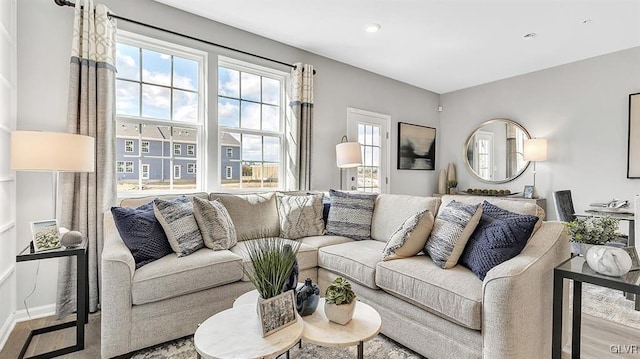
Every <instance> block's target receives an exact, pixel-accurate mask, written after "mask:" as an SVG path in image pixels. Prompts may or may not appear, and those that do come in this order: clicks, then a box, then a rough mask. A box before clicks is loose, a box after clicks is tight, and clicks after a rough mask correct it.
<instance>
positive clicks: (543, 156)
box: [523, 138, 547, 197]
mask: <svg viewBox="0 0 640 359" xmlns="http://www.w3.org/2000/svg"><path fill="white" fill-rule="evenodd" d="M523 158H524V160H525V161H533V193H534V197H537V195H535V194H536V162H538V161H546V160H547V140H546V139H544V138H531V139H528V140H524V156H523Z"/></svg>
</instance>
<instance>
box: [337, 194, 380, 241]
mask: <svg viewBox="0 0 640 359" xmlns="http://www.w3.org/2000/svg"><path fill="white" fill-rule="evenodd" d="M329 196H330V197H331V210H329V218H328V219H327V234H331V235H334V236H344V237H349V238H353V239H355V240H358V241H360V240H365V239H371V219H372V218H373V206H374V205H375V203H376V197H377V196H378V195H377V194H362V193H347V192H341V191H336V190H333V189H332V190H329Z"/></svg>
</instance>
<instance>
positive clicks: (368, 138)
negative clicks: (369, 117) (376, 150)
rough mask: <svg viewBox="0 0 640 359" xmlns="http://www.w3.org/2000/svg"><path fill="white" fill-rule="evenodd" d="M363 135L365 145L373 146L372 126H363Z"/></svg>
mask: <svg viewBox="0 0 640 359" xmlns="http://www.w3.org/2000/svg"><path fill="white" fill-rule="evenodd" d="M364 131H365V135H364V139H365V144H367V145H371V144H373V126H365V127H364Z"/></svg>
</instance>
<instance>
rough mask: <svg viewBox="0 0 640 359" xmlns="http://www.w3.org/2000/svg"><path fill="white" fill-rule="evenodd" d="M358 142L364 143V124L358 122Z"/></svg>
mask: <svg viewBox="0 0 640 359" xmlns="http://www.w3.org/2000/svg"><path fill="white" fill-rule="evenodd" d="M358 143H360V144H364V125H362V124H358Z"/></svg>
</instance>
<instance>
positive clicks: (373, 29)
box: [364, 24, 382, 32]
mask: <svg viewBox="0 0 640 359" xmlns="http://www.w3.org/2000/svg"><path fill="white" fill-rule="evenodd" d="M381 27H382V26H380V24H367V26H365V28H364V30H365V31H366V32H378V31H380V28H381Z"/></svg>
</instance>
